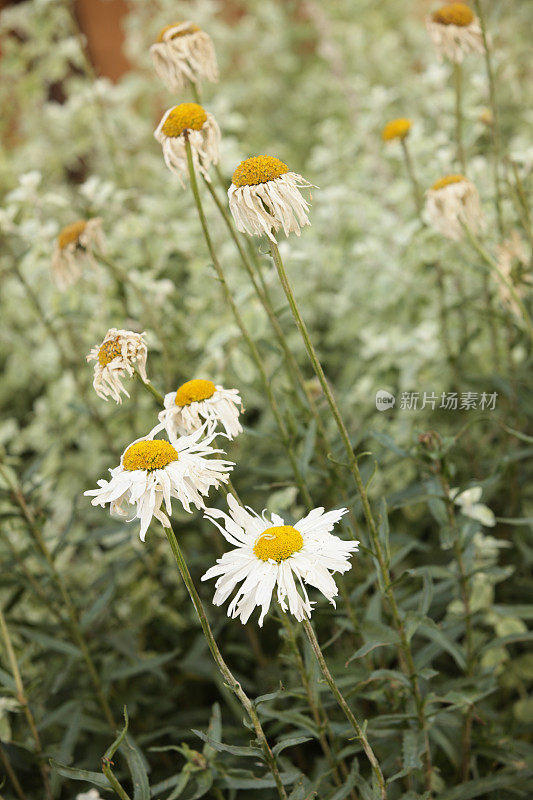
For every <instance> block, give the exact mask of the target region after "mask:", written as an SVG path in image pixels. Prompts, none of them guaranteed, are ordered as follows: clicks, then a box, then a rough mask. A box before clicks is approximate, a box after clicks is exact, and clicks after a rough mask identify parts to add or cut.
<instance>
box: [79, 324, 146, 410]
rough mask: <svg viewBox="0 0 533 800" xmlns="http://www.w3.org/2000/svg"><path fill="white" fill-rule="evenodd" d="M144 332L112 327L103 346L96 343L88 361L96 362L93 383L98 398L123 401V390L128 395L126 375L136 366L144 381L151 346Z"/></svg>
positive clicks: (133, 370) (130, 373) (131, 373)
mask: <svg viewBox="0 0 533 800" xmlns="http://www.w3.org/2000/svg"><path fill="white" fill-rule="evenodd" d="M144 336H145V334H144V333H134V331H125V330H118V329H117V328H110V329H109V330H108V332H107V333H106V335H105V338H104V340H103V342H102V343H101V344H100V345H95V346H94V347H93V348H92V350H91V352H90V353H89V355H88V356H87V361H95V362H96V363H95V365H94V378H93V386H94V389H95V392H96V394H97V395H98V397H101V398H102V399H103V400H107V398H108V397H112V398H113V400H115V401H116V402H117V403H121V402H122V398H121V396H120V395H121V392H123V393H124V394H125V395H126V397H129V394H128V392H127V391H126V389H125V388H124V386H123V384H122V379H123V377H124V375H125V374H127V375H129V376H130V377H131V376H132V375H133V374H134V372H135V368H137V369H138V370H139V374H140V375H141V378H142V379H143V381H147V380H148V378H147V377H146V359H147V356H148V348H147V346H146V342H145V340H144Z"/></svg>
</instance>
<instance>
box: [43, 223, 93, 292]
mask: <svg viewBox="0 0 533 800" xmlns="http://www.w3.org/2000/svg"><path fill="white" fill-rule="evenodd" d="M94 249H97V250H103V249H104V241H103V235H102V220H101V219H100V217H94V218H93V219H87V220H86V219H79V220H78V221H77V222H72V223H71V224H70V225H67V226H66V227H65V228H63V229H62V230H61V231H60V232H59V235H58V237H57V239H56V243H55V248H54V252H53V255H52V274H53V276H54V280H55V282H56V284H57V287H58V288H59V289H61V291H64V290H65V289H67V288H68V287H69V286H72V285H73V284H74V283H76V281H77V280H78V278H79V277H80V275H81V274H82V271H83V269H84V267H86V266H91V267H93V266H94V265H95V260H94V255H93V250H94Z"/></svg>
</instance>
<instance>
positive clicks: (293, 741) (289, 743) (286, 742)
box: [272, 736, 312, 756]
mask: <svg viewBox="0 0 533 800" xmlns="http://www.w3.org/2000/svg"><path fill="white" fill-rule="evenodd" d="M311 739H312V737H311V736H292V737H290V738H288V739H283V740H282V741H281V742H278V743H277V744H275V745H274V747H273V748H272V752H273V753H274V755H275V756H277V755H279V754H280V753H281V752H282V751H283V750H285V748H287V747H295V746H296V745H297V744H303V743H304V742H310V741H311Z"/></svg>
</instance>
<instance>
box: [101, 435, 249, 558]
mask: <svg viewBox="0 0 533 800" xmlns="http://www.w3.org/2000/svg"><path fill="white" fill-rule="evenodd" d="M161 429H162V425H158V426H156V427H155V428H154V429H153V430H152V431H150V433H149V434H148V436H146V437H144V438H142V439H137V440H136V441H135V442H133V443H132V444H130V445H129V447H127V448H126V450H125V451H124V453H123V454H122V457H121V459H120V465H119V466H118V467H115V469H111V470H109V471H110V473H111V480H110V481H105V480H99V481H98V486H99V488H98V489H91V490H89V491H87V492H85V495H88V496H92V497H93V500H92V501H91V503H92V505H93V506H105V505H106V503H109V505H110V510H111V513H112V514H116V515H117V516H120V517H127V516H128V515H130V514H131V512H132V510H133V509H132V507H134V508H135V513H134V515H133V517H132V519H139V520H140V521H141V531H140V536H141V541H143V542H144V539H145V536H146V531H147V530H148V526H149V525H150V522H151V520H152V517H155V518H156V519H157V520H159V522H161V524H162V525H163V527H169V526H170V521H169V516H170V515H171V514H172V506H171V499H172V498H173V497H175V498H176V499H177V500H179V502H180V503H181V504H182V506H183V508H184V509H185V511H189V512H190V511H191V504H192V505H193V506H195V507H196V508H205V504H204V501H203V497H205V496H206V495H207V494H208V493H209V490H210V488H211V487H212V486H214V487H215V488H216V487H218V486H219V485H220V484H221V483H226V482H227V480H228V478H229V472H230V471H231V469H232V468H233V463H232V462H231V461H225V460H222V459H216V458H211V456H213V455H215V454H216V453H222V452H223V451H222V450H215V449H214V448H213V447H210V443H211V442H212V440H213V438H214V434H213V433H211V434H210V435H209V436H207V437H206V438H204V439H203V441H199V440H200V439H201V438H202V436H203V435H204V433H205V429H204V428H200V429H199V430H197V431H196V432H195V433H193V434H191V436H182V437H180V438H179V439H175V440H174V442H173V444H170V442H167V441H166V440H165V439H154V438H153V436H154V435H155V434H156V433H158V432H159V431H160V430H161ZM163 503H164V508H165V511H166V513H165V512H164V511H163V510H162V509H161V506H162V505H163ZM167 515H168V516H167Z"/></svg>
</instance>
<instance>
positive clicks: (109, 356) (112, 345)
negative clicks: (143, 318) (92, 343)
mask: <svg viewBox="0 0 533 800" xmlns="http://www.w3.org/2000/svg"><path fill="white" fill-rule="evenodd" d="M121 354H122V345H121V344H120V339H119V337H118V336H117V337H116V338H115V339H108V341H107V342H104V343H103V345H102V346H101V348H100V349H99V351H98V363H99V364H100V366H101V367H106V366H107V365H108V364H110V363H111V361H113V359H114V358H116V357H117V356H120V355H121Z"/></svg>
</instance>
